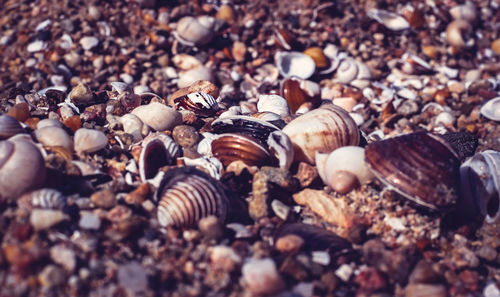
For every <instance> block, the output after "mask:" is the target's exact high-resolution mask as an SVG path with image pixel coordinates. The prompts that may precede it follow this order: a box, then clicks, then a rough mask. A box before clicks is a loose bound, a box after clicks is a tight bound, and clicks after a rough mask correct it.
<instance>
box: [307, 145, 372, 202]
mask: <svg viewBox="0 0 500 297" xmlns="http://www.w3.org/2000/svg"><path fill="white" fill-rule="evenodd" d="M364 156H365V150H364V149H363V148H361V147H357V146H344V147H340V148H338V149H336V150H334V151H333V152H331V153H329V154H321V153H316V167H317V168H318V173H319V176H320V177H321V179H322V180H323V182H324V183H325V184H326V185H328V186H329V187H330V188H332V189H333V190H335V191H336V192H339V193H341V194H345V193H347V192H350V191H351V190H353V189H354V188H355V187H356V186H358V185H363V184H366V183H368V182H369V181H370V180H372V179H373V177H374V176H373V174H372V173H371V172H370V170H369V169H368V166H367V164H366V163H365V161H364Z"/></svg>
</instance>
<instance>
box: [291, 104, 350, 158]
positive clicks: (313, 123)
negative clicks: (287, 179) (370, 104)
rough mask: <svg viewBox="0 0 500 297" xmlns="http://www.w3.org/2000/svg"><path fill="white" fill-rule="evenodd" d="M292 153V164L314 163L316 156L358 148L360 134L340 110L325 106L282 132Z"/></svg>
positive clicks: (292, 122) (335, 107)
mask: <svg viewBox="0 0 500 297" xmlns="http://www.w3.org/2000/svg"><path fill="white" fill-rule="evenodd" d="M283 132H284V133H285V134H287V135H288V137H290V140H291V141H292V143H293V146H294V150H295V160H298V161H305V162H308V163H311V164H314V163H315V160H314V159H315V155H316V152H321V153H329V152H332V151H333V150H335V149H337V148H339V147H342V146H347V145H354V146H356V145H358V144H359V130H358V127H357V125H356V123H355V122H354V120H353V119H352V118H351V116H350V115H349V114H348V113H347V112H346V111H345V110H344V109H343V108H342V107H338V106H335V105H333V104H325V105H323V106H321V107H320V108H318V109H315V110H312V111H310V112H308V113H306V114H303V115H301V116H300V117H298V118H296V119H294V120H292V121H291V122H290V123H288V125H286V126H285V128H283Z"/></svg>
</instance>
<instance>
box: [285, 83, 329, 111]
mask: <svg viewBox="0 0 500 297" xmlns="http://www.w3.org/2000/svg"><path fill="white" fill-rule="evenodd" d="M302 81H303V80H302V79H301V78H298V77H290V78H287V79H285V80H284V81H283V84H282V85H281V96H283V98H285V99H286V101H287V102H288V105H289V106H290V112H291V113H292V114H294V113H295V112H296V111H297V109H299V107H300V106H301V105H302V104H304V103H307V102H309V103H311V105H312V107H313V108H314V107H317V106H319V104H320V103H321V97H320V94H310V93H309V92H308V91H307V90H304V89H303V83H302Z"/></svg>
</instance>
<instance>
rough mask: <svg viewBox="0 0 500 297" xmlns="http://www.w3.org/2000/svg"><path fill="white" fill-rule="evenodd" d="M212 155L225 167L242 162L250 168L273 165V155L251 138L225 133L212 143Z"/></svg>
mask: <svg viewBox="0 0 500 297" xmlns="http://www.w3.org/2000/svg"><path fill="white" fill-rule="evenodd" d="M211 145H212V154H213V156H214V157H216V158H217V159H219V160H220V161H221V162H222V164H224V166H227V165H229V164H230V163H232V162H234V161H238V160H241V161H243V162H244V163H245V164H247V165H249V166H262V165H267V164H271V161H272V159H271V155H270V154H269V152H268V150H267V148H266V147H265V146H263V145H262V144H261V143H259V141H258V140H256V139H253V138H252V137H251V136H246V135H240V134H234V133H225V134H221V135H219V137H218V138H217V139H215V140H213V141H212V144H211Z"/></svg>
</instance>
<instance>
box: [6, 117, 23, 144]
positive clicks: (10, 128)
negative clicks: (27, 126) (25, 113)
mask: <svg viewBox="0 0 500 297" xmlns="http://www.w3.org/2000/svg"><path fill="white" fill-rule="evenodd" d="M24 132H26V131H25V130H24V128H23V127H22V126H21V124H19V121H17V120H16V119H15V118H13V117H11V116H7V115H0V140H2V139H7V138H9V137H11V136H13V135H16V134H18V133H24Z"/></svg>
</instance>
